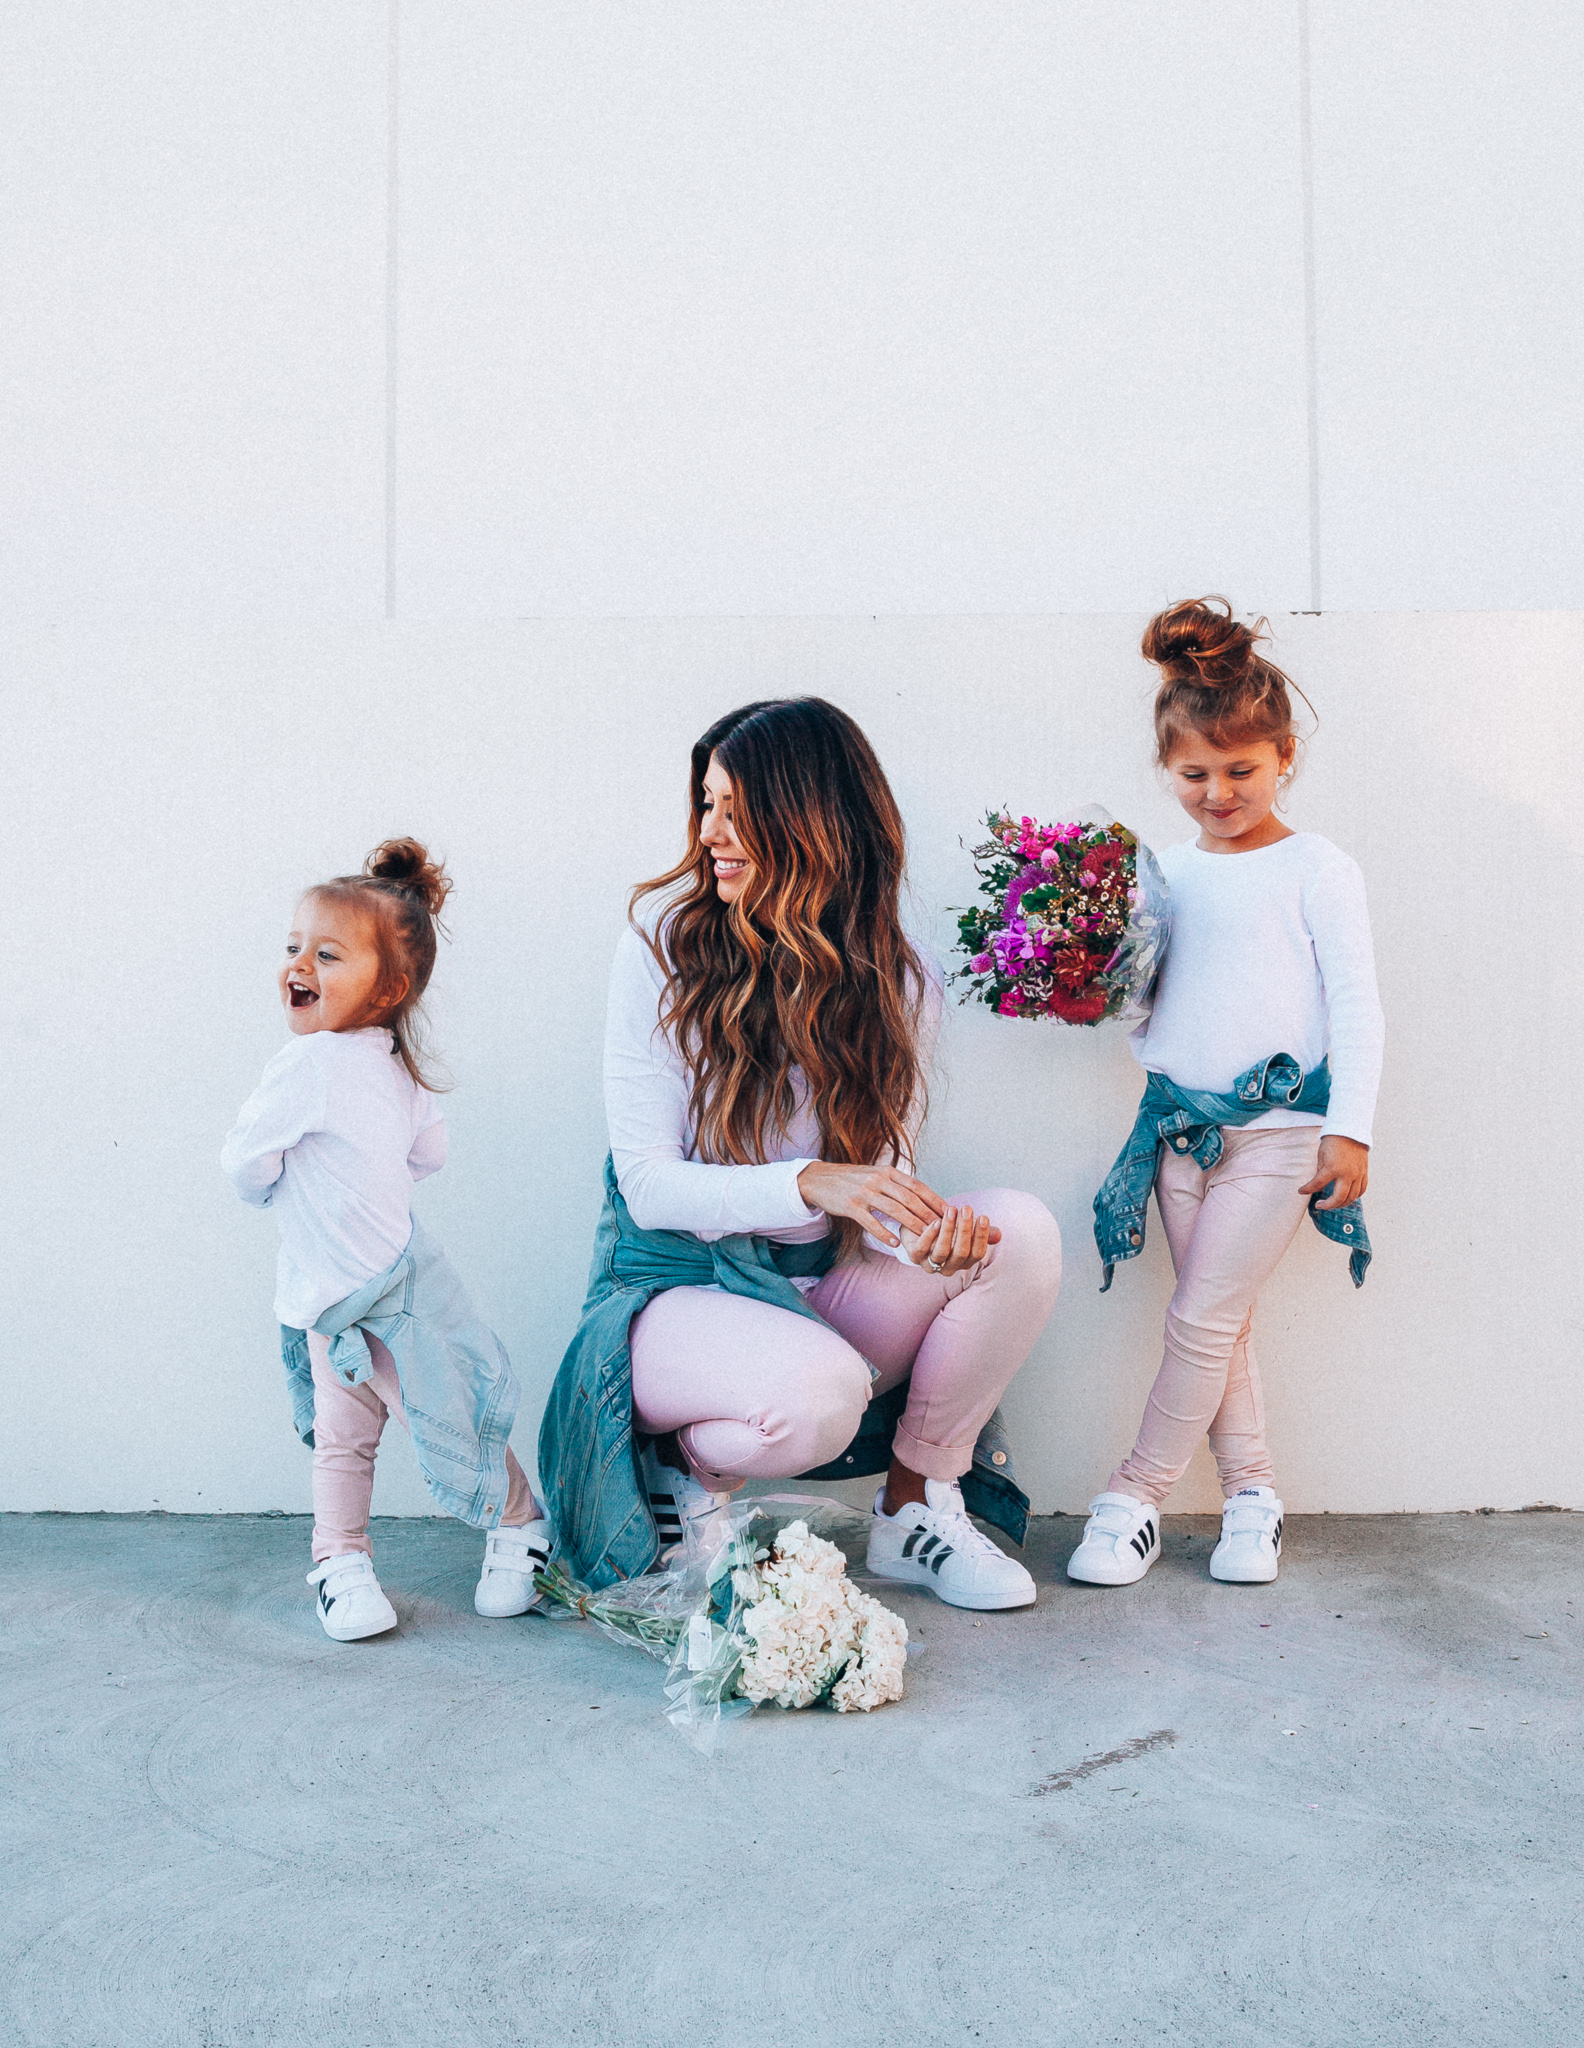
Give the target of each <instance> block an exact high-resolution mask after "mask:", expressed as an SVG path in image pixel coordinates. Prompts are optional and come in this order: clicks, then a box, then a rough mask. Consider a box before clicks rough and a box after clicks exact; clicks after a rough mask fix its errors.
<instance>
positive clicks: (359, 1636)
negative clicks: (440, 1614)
mask: <svg viewBox="0 0 1584 2048" xmlns="http://www.w3.org/2000/svg"><path fill="white" fill-rule="evenodd" d="M308 1583H309V1585H310V1586H313V1587H315V1588H316V1589H317V1591H318V1603H319V1619H320V1621H321V1622H322V1623H323V1624H324V1632H325V1634H326V1635H327V1636H329V1637H330V1638H331V1640H332V1641H333V1642H337V1643H359V1642H361V1641H362V1640H363V1638H364V1637H365V1636H382V1635H384V1633H385V1631H386V1630H387V1629H392V1628H394V1627H395V1626H396V1610H395V1608H394V1607H392V1605H391V1604H390V1602H389V1601H388V1600H387V1599H386V1598H385V1595H384V1594H383V1593H382V1592H381V1590H380V1582H379V1580H378V1579H377V1578H375V1576H374V1560H373V1559H372V1558H371V1557H369V1556H368V1555H367V1553H366V1552H364V1551H361V1550H349V1551H347V1552H346V1553H345V1555H344V1556H341V1557H327V1558H325V1559H324V1560H323V1561H322V1562H321V1563H319V1564H316V1565H315V1566H314V1568H313V1570H312V1571H311V1572H310V1573H309V1574H308Z"/></svg>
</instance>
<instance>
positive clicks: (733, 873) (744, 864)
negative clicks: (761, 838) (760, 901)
mask: <svg viewBox="0 0 1584 2048" xmlns="http://www.w3.org/2000/svg"><path fill="white" fill-rule="evenodd" d="M699 838H700V839H701V840H702V841H703V843H704V845H705V846H706V847H707V848H708V849H709V854H710V859H711V861H712V863H713V865H714V869H715V892H716V894H717V895H718V896H719V897H720V899H721V901H722V903H735V902H736V900H737V898H738V897H739V896H740V895H741V894H742V892H743V891H744V889H746V888H747V886H748V880H749V877H750V875H751V874H752V873H753V869H752V866H751V864H750V862H749V859H748V856H747V854H746V853H745V852H744V850H743V845H742V841H741V840H740V839H739V838H738V837H737V830H736V827H735V826H734V825H733V824H732V780H731V777H730V776H729V775H728V774H727V773H726V770H725V769H724V768H723V767H722V766H721V764H720V759H719V757H718V756H717V755H715V754H711V756H710V764H709V767H708V768H707V769H706V770H705V771H704V809H703V813H702V815H701V816H700V818H699Z"/></svg>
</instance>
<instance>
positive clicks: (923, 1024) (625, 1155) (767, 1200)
mask: <svg viewBox="0 0 1584 2048" xmlns="http://www.w3.org/2000/svg"><path fill="white" fill-rule="evenodd" d="M664 988H665V977H664V975H663V974H662V973H661V970H660V964H659V962H658V961H657V960H656V959H655V957H654V954H653V953H652V952H651V951H650V949H649V947H648V945H647V943H646V942H645V940H644V939H643V938H642V937H641V936H640V935H639V933H638V932H636V931H635V930H634V929H633V928H632V927H631V926H630V925H629V926H628V928H627V929H626V930H625V931H624V932H623V933H622V935H621V937H620V939H619V940H618V941H617V945H616V958H615V960H614V962H613V963H612V966H611V979H610V1002H609V1006H608V1008H607V1010H606V1015H605V1115H606V1120H607V1122H608V1124H609V1127H610V1143H611V1157H612V1159H613V1161H614V1163H615V1167H616V1185H617V1186H618V1187H619V1188H620V1189H621V1193H622V1199H623V1201H625V1202H626V1204H627V1207H628V1209H629V1210H630V1211H631V1212H632V1219H633V1221H634V1223H636V1224H637V1225H638V1228H639V1229H640V1230H687V1231H691V1232H692V1233H693V1235H694V1236H695V1237H701V1238H705V1239H713V1238H719V1237H730V1236H736V1235H745V1236H757V1237H773V1238H778V1239H780V1240H781V1241H783V1242H785V1243H801V1242H804V1241H806V1240H808V1239H811V1238H819V1237H824V1236H826V1235H827V1234H828V1233H829V1230H830V1218H829V1217H828V1216H826V1215H825V1213H824V1212H823V1210H819V1209H812V1208H810V1207H809V1205H808V1203H807V1202H805V1201H804V1199H803V1197H802V1196H801V1195H800V1194H799V1193H798V1185H797V1179H798V1175H799V1174H800V1173H801V1172H802V1171H803V1169H804V1167H805V1166H808V1165H810V1164H811V1163H812V1162H813V1161H814V1160H816V1159H818V1157H819V1125H818V1121H817V1119H816V1118H815V1115H814V1113H813V1110H812V1107H811V1106H810V1104H809V1101H808V1094H807V1090H806V1087H805V1085H804V1082H803V1078H802V1075H801V1074H798V1073H796V1072H794V1075H793V1087H794V1091H795V1096H796V1108H795V1113H794V1115H793V1117H792V1120H791V1124H790V1127H789V1129H788V1130H786V1131H785V1132H783V1133H779V1134H777V1133H775V1132H772V1133H771V1134H770V1136H769V1138H768V1140H767V1143H768V1146H769V1149H770V1150H771V1152H772V1153H773V1155H774V1156H773V1157H772V1158H770V1159H767V1160H766V1161H765V1162H764V1164H763V1165H761V1166H714V1165H710V1164H708V1163H706V1162H705V1161H702V1160H699V1159H697V1158H695V1157H694V1145H695V1133H694V1130H693V1127H692V1123H691V1120H690V1118H689V1115H688V1097H689V1094H690V1093H691V1081H690V1078H689V1075H688V1070H687V1068H686V1066H685V1065H684V1064H683V1061H682V1057H681V1055H680V1053H679V1052H678V1051H677V1049H676V1046H675V1044H674V1042H673V1041H672V1039H671V1037H670V1036H669V1034H668V1033H666V1032H664V1031H662V1029H661V1028H660V1002H661V997H662V994H663V992H664ZM940 1010H941V993H940V984H939V981H938V979H937V978H936V976H935V975H934V974H931V976H930V980H929V985H928V990H927V993H926V997H925V1002H924V1009H923V1015H922V1017H921V1019H920V1031H919V1058H920V1064H921V1067H922V1069H923V1071H924V1072H926V1073H927V1072H928V1070H929V1064H930V1061H931V1059H932V1058H933V1054H934V1047H935V1039H936V1035H937V1033H938V1030H939V1026H940ZM916 1129H917V1126H916V1123H915V1125H914V1134H915V1135H916Z"/></svg>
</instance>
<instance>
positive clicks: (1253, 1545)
mask: <svg viewBox="0 0 1584 2048" xmlns="http://www.w3.org/2000/svg"><path fill="white" fill-rule="evenodd" d="M1281 1538H1282V1504H1281V1502H1280V1501H1279V1500H1278V1499H1277V1498H1276V1495H1275V1493H1274V1492H1273V1491H1272V1489H1271V1488H1270V1487H1268V1486H1245V1487H1244V1489H1243V1491H1242V1492H1241V1493H1235V1494H1233V1496H1232V1498H1231V1499H1230V1500H1229V1501H1227V1502H1226V1503H1225V1505H1224V1506H1223V1507H1222V1509H1221V1541H1220V1542H1219V1543H1218V1544H1217V1545H1216V1547H1215V1549H1214V1550H1212V1551H1211V1553H1210V1576H1211V1578H1213V1579H1223V1580H1226V1581H1227V1582H1228V1583H1229V1584H1232V1585H1236V1586H1268V1585H1269V1584H1270V1582H1271V1580H1272V1579H1273V1578H1275V1576H1276V1567H1277V1564H1278V1562H1279V1560H1280V1558H1281Z"/></svg>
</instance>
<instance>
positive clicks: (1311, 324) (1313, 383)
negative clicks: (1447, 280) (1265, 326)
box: [1298, 0, 1320, 612]
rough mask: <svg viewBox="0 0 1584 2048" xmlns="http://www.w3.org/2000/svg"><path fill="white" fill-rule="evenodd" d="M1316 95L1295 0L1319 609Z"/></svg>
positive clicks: (1314, 599)
mask: <svg viewBox="0 0 1584 2048" xmlns="http://www.w3.org/2000/svg"><path fill="white" fill-rule="evenodd" d="M1313 104H1314V96H1313V92H1312V90H1311V87H1310V79H1309V0H1298V138H1299V150H1300V153H1301V155H1302V159H1303V277H1304V370H1305V378H1304V382H1305V395H1306V402H1307V411H1308V421H1307V424H1308V432H1309V609H1310V610H1311V611H1315V612H1317V611H1319V609H1320V361H1319V343H1318V337H1317V331H1316V330H1317V324H1318V323H1317V316H1316V311H1315V207H1314V126H1313V118H1314V117H1313Z"/></svg>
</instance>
